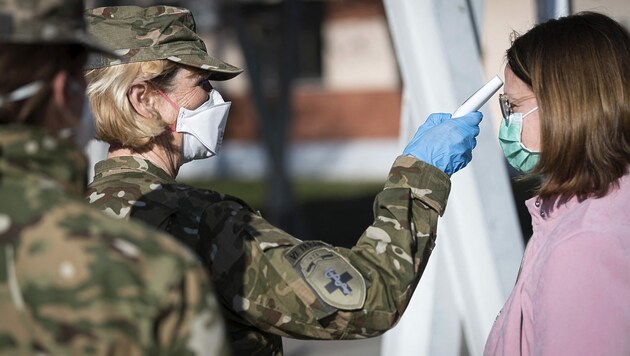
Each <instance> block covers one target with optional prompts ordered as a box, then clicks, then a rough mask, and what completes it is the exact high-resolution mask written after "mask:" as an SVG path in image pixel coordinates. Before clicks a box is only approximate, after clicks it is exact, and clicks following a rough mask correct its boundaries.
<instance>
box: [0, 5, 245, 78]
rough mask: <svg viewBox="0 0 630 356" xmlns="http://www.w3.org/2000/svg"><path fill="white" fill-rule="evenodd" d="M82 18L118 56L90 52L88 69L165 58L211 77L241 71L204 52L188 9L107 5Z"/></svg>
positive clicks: (92, 31)
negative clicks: (205, 72)
mask: <svg viewBox="0 0 630 356" xmlns="http://www.w3.org/2000/svg"><path fill="white" fill-rule="evenodd" d="M0 1H1V0H0ZM85 20H86V22H87V25H88V32H89V33H90V34H91V35H93V36H94V37H96V38H97V39H99V40H100V41H103V43H105V44H107V45H108V46H110V47H112V48H114V49H115V52H116V53H117V54H118V55H120V56H121V58H111V57H107V56H92V57H91V58H90V60H88V64H87V68H88V69H94V68H102V67H108V66H113V65H118V64H125V63H133V62H144V61H153V60H160V59H166V60H170V61H173V62H176V63H181V64H184V65H188V66H192V67H195V68H200V69H203V70H207V71H209V72H210V73H211V77H210V79H212V80H227V79H231V78H234V77H235V76H237V75H238V74H239V73H241V72H242V71H243V70H242V69H241V68H238V67H235V66H233V65H230V64H227V63H225V62H223V61H221V60H219V59H217V58H214V57H212V56H210V55H209V54H208V51H207V49H206V45H205V44H204V42H203V40H202V39H201V37H199V35H197V33H196V26H195V20H194V18H193V15H192V13H191V12H190V11H189V10H188V9H184V8H178V7H172V6H151V7H146V8H144V7H139V6H108V7H100V8H96V9H89V10H86V11H85Z"/></svg>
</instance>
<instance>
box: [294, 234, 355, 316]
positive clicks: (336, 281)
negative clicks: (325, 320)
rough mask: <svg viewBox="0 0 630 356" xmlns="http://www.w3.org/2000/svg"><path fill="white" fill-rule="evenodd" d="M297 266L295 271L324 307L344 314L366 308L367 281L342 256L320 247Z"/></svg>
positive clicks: (305, 256)
mask: <svg viewBox="0 0 630 356" xmlns="http://www.w3.org/2000/svg"><path fill="white" fill-rule="evenodd" d="M296 262H297V263H296V264H295V268H296V269H297V270H298V272H300V273H301V274H302V276H304V279H305V280H306V282H307V283H308V284H309V285H310V286H311V288H313V290H314V291H315V293H316V294H317V295H318V296H319V297H320V298H321V300H322V301H323V302H324V303H326V304H328V305H330V306H332V307H334V308H337V309H341V310H355V309H361V308H362V307H363V304H364V303H365V297H366V284H365V279H364V278H363V276H362V275H361V274H360V273H359V271H357V270H356V268H354V266H352V265H351V264H350V262H348V261H347V260H346V259H345V258H344V257H343V256H341V255H340V254H338V253H337V252H335V251H334V250H332V249H330V248H328V247H317V248H312V249H309V250H308V251H307V252H306V253H304V255H303V256H301V258H300V259H299V261H296Z"/></svg>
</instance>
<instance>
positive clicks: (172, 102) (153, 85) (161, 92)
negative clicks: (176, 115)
mask: <svg viewBox="0 0 630 356" xmlns="http://www.w3.org/2000/svg"><path fill="white" fill-rule="evenodd" d="M147 82H148V83H149V84H151V86H152V87H153V88H155V90H157V92H158V93H160V95H161V96H162V97H163V98H164V100H166V101H168V103H169V104H171V106H172V107H173V108H174V109H175V110H177V111H179V109H180V108H179V105H177V104H175V102H174V101H173V100H171V98H169V97H168V95H166V94H164V92H163V91H162V89H160V87H158V86H157V84H155V83H153V82H152V81H150V80H148V81H147Z"/></svg>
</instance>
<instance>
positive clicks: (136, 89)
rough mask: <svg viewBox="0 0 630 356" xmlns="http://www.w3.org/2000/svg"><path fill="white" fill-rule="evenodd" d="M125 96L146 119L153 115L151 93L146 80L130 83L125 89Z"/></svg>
mask: <svg viewBox="0 0 630 356" xmlns="http://www.w3.org/2000/svg"><path fill="white" fill-rule="evenodd" d="M127 98H129V102H130V103H131V106H133V108H134V110H136V112H137V113H138V114H140V116H142V117H145V118H147V119H149V118H151V117H152V116H153V115H152V112H153V95H151V93H150V90H149V86H148V84H147V82H144V81H143V82H134V83H132V84H131V87H129V90H128V91H127Z"/></svg>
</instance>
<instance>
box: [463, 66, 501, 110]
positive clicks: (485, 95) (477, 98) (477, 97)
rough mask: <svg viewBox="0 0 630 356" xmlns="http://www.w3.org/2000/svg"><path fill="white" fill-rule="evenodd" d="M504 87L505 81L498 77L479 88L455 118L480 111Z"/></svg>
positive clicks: (465, 102)
mask: <svg viewBox="0 0 630 356" xmlns="http://www.w3.org/2000/svg"><path fill="white" fill-rule="evenodd" d="M501 86H503V81H502V80H501V78H499V76H498V75H495V76H494V78H492V79H490V81H488V82H487V83H486V84H484V86H482V87H481V88H479V90H477V91H476V92H475V93H474V94H473V95H471V96H470V98H468V99H467V100H466V101H464V103H463V104H462V105H460V107H458V108H457V110H455V112H454V113H453V116H452V117H453V118H456V117H460V116H464V115H466V114H468V113H470V112H473V111H477V110H479V108H480V107H482V106H483V104H485V103H486V101H488V99H490V97H492V96H493V95H494V93H496V92H497V90H499V88H501Z"/></svg>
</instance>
